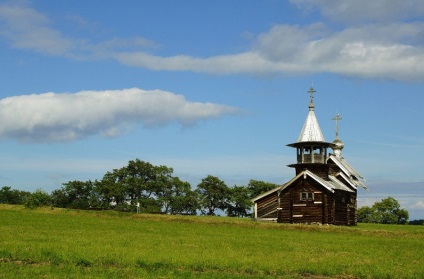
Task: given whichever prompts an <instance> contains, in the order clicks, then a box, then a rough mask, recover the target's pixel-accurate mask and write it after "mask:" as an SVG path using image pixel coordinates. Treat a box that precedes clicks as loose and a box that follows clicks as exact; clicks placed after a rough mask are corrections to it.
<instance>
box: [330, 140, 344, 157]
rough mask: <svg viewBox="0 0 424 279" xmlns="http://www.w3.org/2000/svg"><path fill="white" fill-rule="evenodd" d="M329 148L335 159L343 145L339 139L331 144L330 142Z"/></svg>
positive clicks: (340, 152) (339, 154)
mask: <svg viewBox="0 0 424 279" xmlns="http://www.w3.org/2000/svg"><path fill="white" fill-rule="evenodd" d="M331 148H332V149H333V150H334V154H335V155H336V156H337V157H340V156H341V154H342V149H343V148H344V143H343V142H342V141H341V140H340V139H339V138H336V139H335V140H334V141H333V142H332V146H331Z"/></svg>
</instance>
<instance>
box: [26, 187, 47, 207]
mask: <svg viewBox="0 0 424 279" xmlns="http://www.w3.org/2000/svg"><path fill="white" fill-rule="evenodd" d="M24 204H25V207H27V208H36V207H40V206H47V205H51V198H50V195H49V194H48V193H46V192H44V191H43V190H41V189H37V190H35V192H34V193H32V194H31V195H29V196H28V197H27V199H26V200H25V203H24Z"/></svg>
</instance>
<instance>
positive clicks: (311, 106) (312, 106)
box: [308, 86, 316, 110]
mask: <svg viewBox="0 0 424 279" xmlns="http://www.w3.org/2000/svg"><path fill="white" fill-rule="evenodd" d="M315 92H316V91H315V89H314V88H313V87H312V86H311V88H310V89H309V91H308V93H309V94H310V96H311V103H310V104H309V109H311V110H312V109H313V108H314V107H315V106H314V96H313V94H314V93H315Z"/></svg>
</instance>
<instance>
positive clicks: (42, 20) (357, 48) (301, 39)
mask: <svg viewBox="0 0 424 279" xmlns="http://www.w3.org/2000/svg"><path fill="white" fill-rule="evenodd" d="M389 2H390V3H388V1H371V2H370V1H365V0H363V1H362V0H361V1H337V3H336V4H331V7H330V4H329V2H328V1H321V0H293V1H292V3H294V4H297V5H299V6H300V7H302V8H305V9H312V10H313V9H316V10H318V11H319V12H320V13H321V14H322V15H323V16H324V18H323V20H324V21H323V22H317V23H314V24H309V25H304V26H297V25H287V24H283V25H275V26H273V27H272V28H270V30H268V31H266V32H263V33H261V34H258V35H257V36H256V37H255V39H254V41H253V44H252V46H251V48H250V49H249V50H248V51H245V52H240V53H236V54H225V53H224V54H222V55H218V56H211V57H194V56H191V55H190V54H187V53H185V54H184V53H183V54H178V53H177V54H175V55H169V56H160V55H155V54H154V50H155V46H157V43H155V42H152V41H150V40H148V39H146V38H141V37H138V38H129V39H123V38H111V39H109V40H106V41H103V42H100V43H99V42H96V43H94V42H90V41H88V40H84V39H82V38H68V37H66V36H65V35H64V34H62V33H61V32H60V31H58V30H55V29H54V28H53V27H52V23H51V22H50V20H49V19H48V17H47V16H45V15H43V14H41V13H39V12H37V11H36V10H34V9H32V8H30V7H28V6H19V5H14V4H8V5H7V4H4V5H0V22H3V24H1V25H0V35H1V36H2V37H4V38H5V39H6V40H8V41H9V43H10V44H11V45H12V46H13V47H15V48H24V49H30V50H33V51H36V52H39V53H43V54H49V55H58V56H65V57H70V58H78V59H81V58H86V59H89V58H96V59H114V60H116V61H117V62H119V63H121V64H125V65H129V66H135V67H142V68H147V69H150V70H156V71H162V70H165V71H192V72H202V73H213V74H239V73H247V74H253V75H262V74H283V75H287V74H288V75H292V74H305V73H334V74H339V75H345V76H350V77H360V78H377V79H378V78H380V79H393V80H423V77H424V40H423V39H422V38H423V35H424V31H422V30H424V22H422V21H419V20H415V21H411V20H410V19H415V17H416V16H422V15H424V8H423V7H424V6H423V5H420V4H419V3H418V1H412V0H410V1H389ZM333 11H336V12H334V13H333ZM348 15H350V17H349V16H348ZM408 15H410V17H408ZM336 17H337V18H339V17H340V19H345V21H346V22H353V24H351V25H347V27H345V28H344V29H340V27H337V28H335V27H333V26H332V25H331V24H329V23H326V22H325V20H327V19H328V18H330V20H331V19H337V18H336ZM370 18H375V20H373V21H369V20H368V19H370ZM399 19H402V20H405V22H403V23H402V22H398V21H396V20H399ZM152 47H153V49H151V48H152ZM146 49H150V51H149V52H148V51H146Z"/></svg>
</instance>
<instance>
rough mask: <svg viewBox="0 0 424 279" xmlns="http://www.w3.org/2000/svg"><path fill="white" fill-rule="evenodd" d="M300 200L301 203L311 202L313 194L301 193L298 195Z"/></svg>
mask: <svg viewBox="0 0 424 279" xmlns="http://www.w3.org/2000/svg"><path fill="white" fill-rule="evenodd" d="M300 200H301V201H313V200H314V193H311V192H301V193H300Z"/></svg>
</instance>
